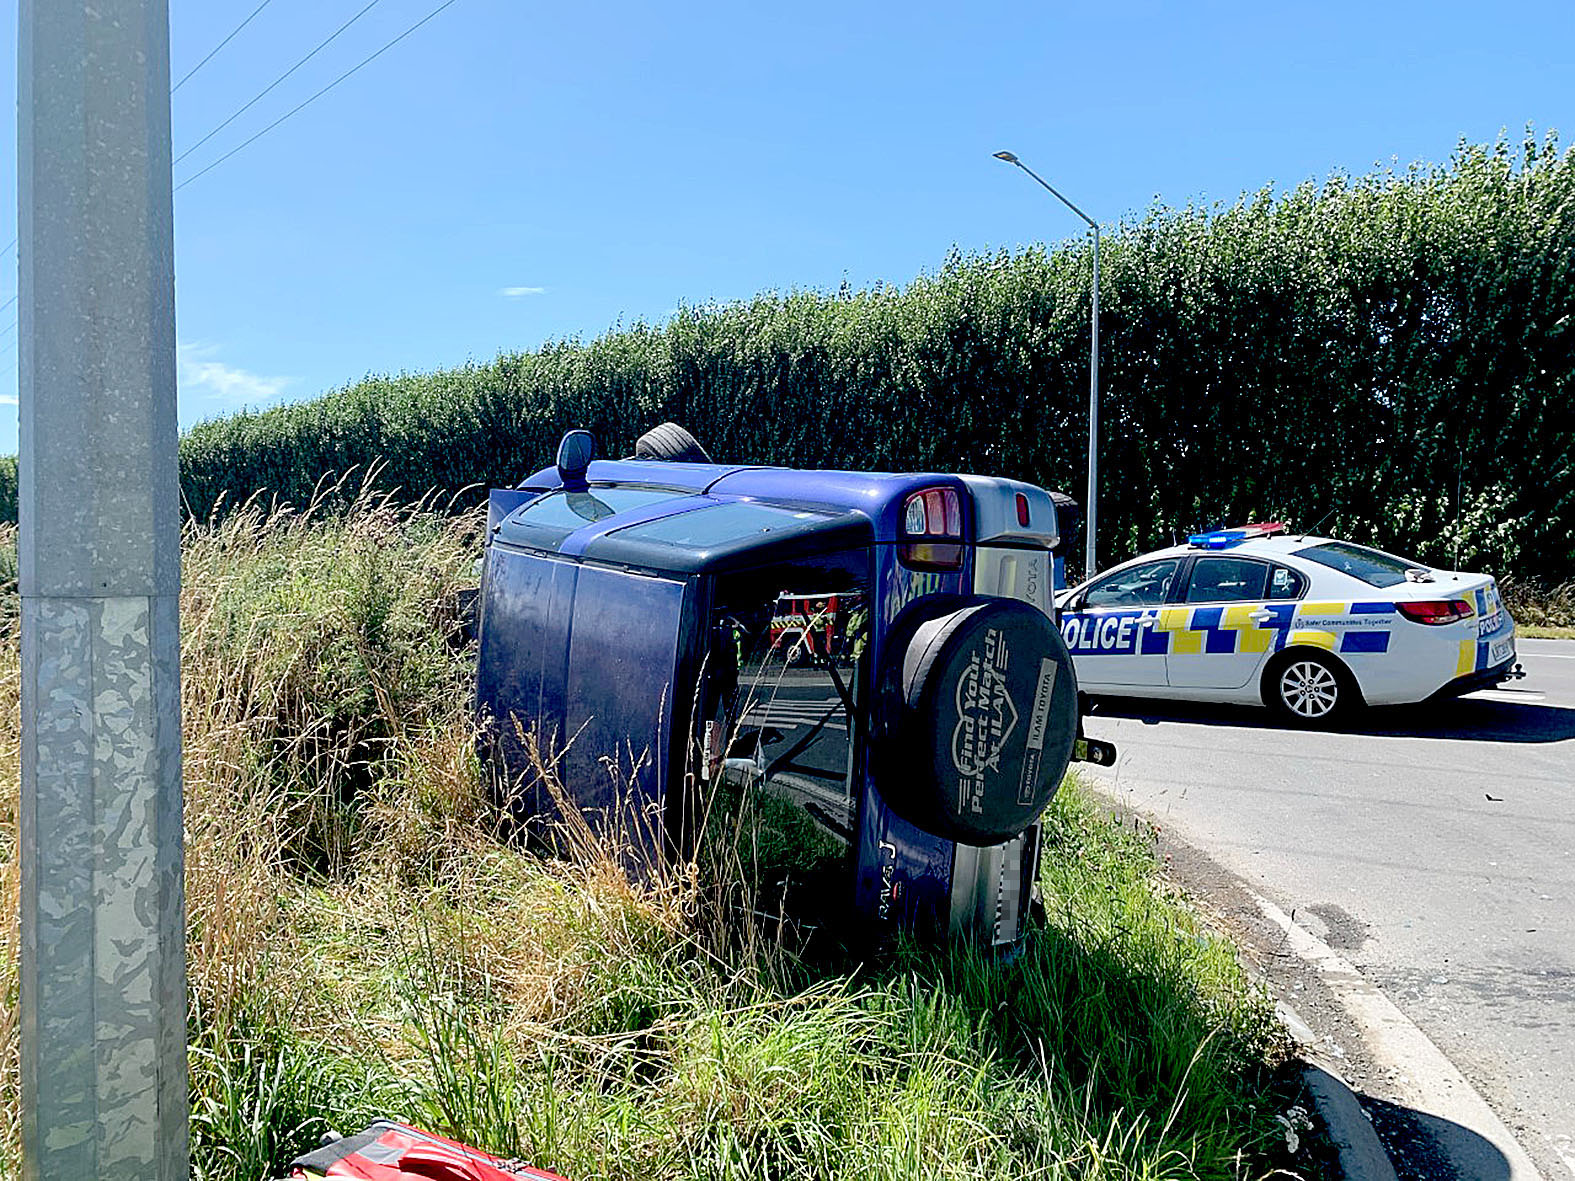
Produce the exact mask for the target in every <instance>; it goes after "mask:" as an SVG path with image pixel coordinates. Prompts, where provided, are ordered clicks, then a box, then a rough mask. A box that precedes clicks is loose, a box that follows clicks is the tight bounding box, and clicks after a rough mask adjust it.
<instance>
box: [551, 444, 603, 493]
mask: <svg viewBox="0 0 1575 1181" xmlns="http://www.w3.org/2000/svg"><path fill="white" fill-rule="evenodd" d="M595 458H596V436H594V435H592V434H591V432H590V431H570V432H569V433H568V434H566V435H564V436H563V438H562V440H560V441H559V443H558V479H560V480H562V481H563V486H564V487H565V488H576V487H577V488H584V487H585V473H586V472H587V471H588V470H589V469H590V466H591V460H593V459H595Z"/></svg>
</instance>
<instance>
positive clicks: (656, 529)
mask: <svg viewBox="0 0 1575 1181" xmlns="http://www.w3.org/2000/svg"><path fill="white" fill-rule="evenodd" d="M829 519H830V516H829V514H827V513H815V512H809V511H807V510H804V509H788V508H778V507H776V506H775V505H769V504H761V503H759V502H758V501H753V500H741V501H732V502H727V503H722V504H714V505H711V506H710V507H708V508H701V509H695V510H694V511H693V512H687V513H677V514H675V515H673V516H671V517H661V518H659V519H658V520H655V521H647V522H646V523H644V524H642V525H630V526H629V527H628V528H626V529H620V530H619V533H620V534H621V535H622V536H625V537H630V538H638V539H639V540H641V541H659V542H662V543H664V544H666V545H673V546H693V547H695V548H697V549H705V548H707V547H711V546H718V545H723V544H725V543H727V542H730V541H738V540H740V539H742V538H746V537H756V538H758V537H760V536H762V535H764V534H767V533H773V532H777V531H779V530H784V529H795V528H802V527H803V526H804V525H805V523H806V522H810V523H814V522H820V521H826V520H829Z"/></svg>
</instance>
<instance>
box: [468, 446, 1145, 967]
mask: <svg viewBox="0 0 1575 1181" xmlns="http://www.w3.org/2000/svg"><path fill="white" fill-rule="evenodd" d="M593 448H594V442H593V440H592V439H591V437H590V435H589V434H588V433H586V432H584V431H571V432H570V433H569V434H568V435H566V436H565V437H564V441H563V443H562V444H561V446H560V448H559V453H558V463H557V465H556V466H554V467H550V468H546V469H543V470H542V471H539V472H537V473H536V474H535V475H533V476H531V477H529V478H528V479H527V480H525V481H524V483H522V484H521V485H520V486H519V487H517V488H512V489H496V490H494V491H492V493H491V496H490V503H489V521H488V536H487V549H486V556H485V562H484V566H483V574H482V589H481V605H480V614H479V620H478V629H479V643H480V651H479V665H478V678H477V705H478V708H479V709H480V711H481V713H482V716H483V718H484V719H487V720H488V724H489V726H490V733H491V735H492V741H493V742H494V744H495V745H494V746H493V747H492V749H493V750H494V752H495V756H496V761H497V763H498V764H499V766H500V769H501V770H502V771H503V772H504V773H505V774H506V775H507V776H508V778H509V782H510V783H511V784H512V785H513V787H512V790H513V791H515V792H516V793H517V794H516V795H515V796H514V797H513V799H512V800H511V806H512V807H513V808H514V809H515V811H516V814H517V815H518V816H519V817H520V818H521V819H522V820H524V821H525V822H526V824H527V826H530V825H533V824H535V825H541V826H550V825H551V824H552V823H553V821H554V820H555V819H561V816H560V813H559V812H558V810H557V808H556V806H555V798H556V799H557V801H558V802H559V803H565V802H566V803H567V804H569V805H571V806H573V807H574V808H576V809H578V810H580V811H581V812H582V813H583V814H584V815H586V816H587V817H589V818H591V819H592V824H593V825H603V824H610V823H612V818H613V817H615V816H620V815H622V814H623V812H622V810H624V809H629V808H633V809H634V810H635V811H637V812H638V813H639V814H640V815H641V816H642V817H644V818H646V820H648V821H654V824H652V825H651V826H650V827H649V828H648V829H645V830H644V831H648V832H652V833H654V834H655V839H654V840H651V841H648V842H647V847H646V848H645V849H644V850H643V851H640V852H639V855H640V856H650V857H671V856H679V857H684V856H687V855H688V852H687V851H690V850H692V849H693V848H694V842H695V840H696V834H697V832H698V831H699V830H700V829H701V828H703V826H704V822H703V821H702V820H700V819H699V818H701V817H707V816H709V817H710V818H711V819H714V818H715V812H716V811H717V809H718V807H721V808H722V809H723V810H725V809H726V808H727V807H729V806H733V807H735V809H736V807H737V806H740V803H741V801H743V800H745V799H749V800H753V801H755V803H756V804H757V811H756V814H757V815H758V816H760V817H763V818H764V819H765V821H766V822H767V825H768V828H769V829H770V831H768V832H766V833H765V834H763V835H761V836H759V837H757V838H756V839H754V841H753V844H752V854H751V856H752V857H753V858H755V860H756V861H757V862H759V863H761V864H760V869H761V872H762V874H763V877H764V878H766V879H769V881H770V884H771V885H772V887H773V888H774V889H775V890H776V891H777V893H778V894H779V897H777V898H776V899H775V900H774V902H773V904H772V905H773V909H775V908H776V906H777V905H779V904H780V905H782V906H783V907H785V908H786V909H787V910H790V911H791V912H792V913H793V914H794V915H795V917H798V918H801V919H802V920H803V921H805V922H806V923H808V924H811V925H819V924H829V925H832V926H835V927H840V928H843V929H844V930H845V931H846V932H847V934H848V935H849V936H850V937H853V938H857V939H860V940H871V939H873V941H874V942H876V943H879V942H880V941H881V938H882V937H883V936H885V935H888V934H892V933H895V932H896V931H897V930H899V929H902V930H908V931H913V932H916V933H923V934H929V935H937V934H944V933H951V934H954V935H958V936H961V937H964V938H969V939H974V940H977V941H979V942H981V943H983V944H984V945H986V946H991V945H993V946H1001V945H1008V944H1011V943H1013V942H1015V941H1016V940H1017V939H1018V937H1019V936H1020V934H1021V933H1022V930H1023V921H1024V916H1025V912H1026V910H1027V907H1028V903H1029V900H1030V898H1031V896H1032V895H1031V892H1032V889H1033V883H1034V878H1035V874H1036V870H1037V865H1038V858H1039V840H1038V835H1039V829H1038V826H1037V821H1038V819H1039V817H1040V814H1041V813H1042V812H1043V811H1044V809H1045V807H1046V806H1047V805H1048V804H1049V802H1050V799H1051V797H1052V796H1053V795H1054V794H1055V791H1056V788H1057V787H1058V786H1059V785H1060V782H1061V780H1062V777H1063V776H1064V774H1065V772H1066V768H1067V764H1068V762H1069V760H1071V759H1072V758H1073V757H1074V754H1076V755H1077V756H1078V757H1087V758H1090V759H1092V760H1094V761H1098V762H1108V761H1111V760H1113V757H1114V752H1113V750H1111V749H1110V748H1109V747H1108V746H1106V745H1104V744H1099V743H1089V742H1084V741H1083V740H1082V739H1081V738H1080V718H1079V713H1078V708H1079V707H1078V692H1077V682H1076V677H1075V674H1074V672H1073V669H1072V661H1071V658H1070V656H1069V655H1068V653H1067V649H1066V646H1065V644H1064V642H1063V641H1062V638H1061V635H1060V633H1059V631H1058V630H1057V629H1056V626H1055V624H1054V622H1053V619H1052V616H1053V613H1054V610H1055V608H1054V605H1053V599H1052V594H1053V591H1054V585H1053V584H1054V582H1055V581H1056V580H1057V579H1056V575H1057V573H1058V571H1057V566H1056V559H1055V555H1054V552H1053V551H1055V550H1056V548H1057V547H1058V544H1059V538H1060V533H1061V525H1060V524H1059V523H1058V521H1057V515H1056V507H1057V506H1056V498H1053V497H1052V495H1051V494H1050V493H1049V492H1047V491H1045V490H1044V489H1042V488H1038V487H1035V486H1033V485H1030V484H1024V483H1019V482H1017V481H1013V480H1005V479H995V478H989V477H984V476H958V475H938V474H909V475H891V474H877V473H868V472H840V471H794V470H789V469H785V468H776V467H762V466H752V465H743V464H734V465H729V464H716V463H712V462H711V461H710V459H709V457H708V456H706V455H705V453H704V452H703V451H702V450H701V449H700V447H699V445H698V444H697V443H696V442H695V441H694V439H693V438H692V436H690V435H689V434H688V433H687V432H685V431H683V430H682V429H681V428H678V427H676V426H674V425H673V424H670V423H669V424H664V425H663V426H661V427H658V428H656V429H655V430H654V431H652V432H650V433H649V434H647V435H646V436H645V437H644V438H642V439H641V441H640V445H639V447H638V448H637V453H636V457H635V458H633V459H627V460H617V461H594V462H593V455H592V451H593ZM1060 499H1061V500H1062V501H1063V512H1065V511H1066V506H1070V507H1071V508H1072V509H1073V510H1074V511H1075V505H1071V502H1068V501H1065V498H1060ZM531 734H534V736H535V737H536V740H537V744H538V747H539V748H541V749H545V750H547V751H548V752H549V753H548V757H549V758H550V759H553V760H555V761H556V762H557V772H558V775H557V778H558V780H559V781H561V783H562V784H563V785H564V786H563V791H564V792H565V793H566V794H567V797H568V799H567V801H564V800H563V799H562V796H561V795H559V796H556V797H555V796H554V794H553V793H552V792H551V791H550V790H549V789H548V788H547V787H545V786H543V785H542V784H541V783H540V782H539V777H536V776H533V775H532V771H531V758H530V756H529V753H528V745H527V736H528V735H531ZM719 801H720V804H719ZM636 830H641V826H640V825H634V826H632V828H631V829H630V831H636Z"/></svg>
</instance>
